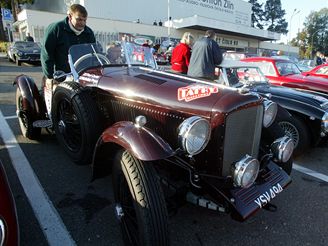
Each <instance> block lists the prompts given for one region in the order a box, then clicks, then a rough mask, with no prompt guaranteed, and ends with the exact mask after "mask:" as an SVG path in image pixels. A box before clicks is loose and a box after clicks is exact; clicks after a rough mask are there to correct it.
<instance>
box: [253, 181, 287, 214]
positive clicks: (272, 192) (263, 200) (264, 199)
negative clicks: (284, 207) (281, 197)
mask: <svg viewBox="0 0 328 246" xmlns="http://www.w3.org/2000/svg"><path fill="white" fill-rule="evenodd" d="M282 191H283V188H282V187H281V185H280V184H279V183H278V184H276V185H274V186H272V187H271V188H270V189H269V190H268V191H266V192H265V193H263V194H262V195H260V196H259V197H258V198H256V199H255V200H254V202H255V203H256V204H257V205H258V206H259V207H260V208H263V207H264V206H265V205H266V204H268V203H269V202H270V201H271V200H272V199H273V198H275V197H276V195H278V194H279V193H280V192H282Z"/></svg>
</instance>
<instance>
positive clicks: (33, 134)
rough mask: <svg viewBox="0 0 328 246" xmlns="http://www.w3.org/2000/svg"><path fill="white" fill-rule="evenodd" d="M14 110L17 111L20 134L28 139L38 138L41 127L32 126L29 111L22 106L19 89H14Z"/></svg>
mask: <svg viewBox="0 0 328 246" xmlns="http://www.w3.org/2000/svg"><path fill="white" fill-rule="evenodd" d="M16 112H18V121H19V127H20V129H21V132H22V135H23V136H24V137H26V138H29V139H38V138H39V137H40V135H41V128H39V127H33V119H32V118H31V112H29V111H28V110H27V109H24V107H23V96H22V93H21V91H20V89H19V88H18V87H17V89H16Z"/></svg>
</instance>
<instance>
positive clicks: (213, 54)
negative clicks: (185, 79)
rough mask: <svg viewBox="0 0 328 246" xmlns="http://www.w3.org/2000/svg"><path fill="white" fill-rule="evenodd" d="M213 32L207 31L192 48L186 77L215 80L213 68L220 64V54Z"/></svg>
mask: <svg viewBox="0 0 328 246" xmlns="http://www.w3.org/2000/svg"><path fill="white" fill-rule="evenodd" d="M214 37H215V32H214V31H213V30H208V31H206V33H205V36H204V37H202V38H200V39H199V40H197V41H196V42H195V44H194V46H193V48H192V53H191V58H190V64H189V68H188V76H192V77H196V78H205V79H210V80H213V79H215V75H214V74H215V66H216V65H219V64H220V63H221V62H222V59H223V57H222V52H221V49H220V47H219V45H218V44H217V42H216V41H215V40H214Z"/></svg>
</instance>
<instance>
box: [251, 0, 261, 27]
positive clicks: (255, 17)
mask: <svg viewBox="0 0 328 246" xmlns="http://www.w3.org/2000/svg"><path fill="white" fill-rule="evenodd" d="M248 2H249V3H251V4H252V27H257V28H259V29H263V24H262V22H263V21H264V11H263V8H262V7H263V3H262V4H260V3H259V2H258V0H249V1H248Z"/></svg>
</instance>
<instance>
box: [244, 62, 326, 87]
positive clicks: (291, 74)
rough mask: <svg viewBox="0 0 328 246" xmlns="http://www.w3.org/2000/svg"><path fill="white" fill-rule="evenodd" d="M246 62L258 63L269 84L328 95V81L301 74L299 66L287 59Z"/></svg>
mask: <svg viewBox="0 0 328 246" xmlns="http://www.w3.org/2000/svg"><path fill="white" fill-rule="evenodd" d="M242 61H245V62H256V63H258V66H259V67H260V68H261V70H262V72H263V73H264V75H265V76H266V77H267V78H268V79H269V82H270V83H272V84H274V85H282V86H287V87H292V88H298V89H304V90H311V91H318V92H322V93H328V80H327V79H323V78H319V77H317V76H312V75H304V74H302V73H301V71H300V70H299V68H298V67H297V65H296V64H295V63H294V62H292V61H290V60H286V59H278V58H272V57H251V58H246V59H243V60H242Z"/></svg>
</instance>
